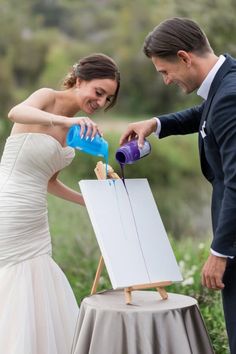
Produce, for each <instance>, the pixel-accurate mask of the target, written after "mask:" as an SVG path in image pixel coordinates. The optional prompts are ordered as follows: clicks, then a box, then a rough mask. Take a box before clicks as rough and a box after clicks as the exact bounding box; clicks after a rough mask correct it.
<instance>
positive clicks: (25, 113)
mask: <svg viewBox="0 0 236 354" xmlns="http://www.w3.org/2000/svg"><path fill="white" fill-rule="evenodd" d="M54 101H55V93H54V91H53V90H52V89H49V88H42V89H39V90H37V91H35V92H34V93H32V95H30V96H29V97H28V98H27V99H26V100H25V101H23V102H22V103H20V104H18V105H16V106H14V107H13V108H12V109H11V110H10V112H9V113H8V118H9V119H10V120H11V121H12V122H14V123H21V124H42V125H47V126H52V125H62V126H64V125H65V121H66V117H63V116H60V115H56V114H53V113H49V112H47V108H48V107H50V106H53V104H54Z"/></svg>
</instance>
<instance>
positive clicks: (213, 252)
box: [211, 248, 234, 259]
mask: <svg viewBox="0 0 236 354" xmlns="http://www.w3.org/2000/svg"><path fill="white" fill-rule="evenodd" d="M211 254H213V255H214V256H217V257H222V258H231V259H233V258H234V256H226V255H225V254H221V253H219V252H216V251H214V250H213V249H212V248H211Z"/></svg>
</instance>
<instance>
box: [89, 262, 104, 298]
mask: <svg viewBox="0 0 236 354" xmlns="http://www.w3.org/2000/svg"><path fill="white" fill-rule="evenodd" d="M103 266H104V260H103V257H102V256H101V257H100V259H99V263H98V267H97V272H96V275H95V278H94V282H93V286H92V290H91V295H93V294H95V293H96V292H97V286H98V282H99V279H100V276H101V272H102V269H103Z"/></svg>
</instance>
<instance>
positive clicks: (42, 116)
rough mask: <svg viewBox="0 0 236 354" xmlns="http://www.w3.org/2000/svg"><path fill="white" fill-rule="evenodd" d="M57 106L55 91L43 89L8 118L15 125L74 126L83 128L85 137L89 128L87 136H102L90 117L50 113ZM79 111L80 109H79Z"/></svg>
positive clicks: (15, 109) (82, 131) (21, 104)
mask: <svg viewBox="0 0 236 354" xmlns="http://www.w3.org/2000/svg"><path fill="white" fill-rule="evenodd" d="M54 104H55V91H54V90H52V89H50V88H42V89H39V90H37V91H35V92H34V93H32V95H30V96H29V97H28V98H27V99H26V100H25V101H23V102H22V103H19V104H18V105H16V106H14V107H13V108H12V109H11V110H10V112H9V113H8V118H9V119H10V120H11V121H12V122H13V123H20V124H40V125H45V126H51V127H52V126H61V127H63V128H70V127H71V126H72V125H74V124H79V125H80V126H81V135H83V133H84V130H85V126H87V132H86V136H90V137H91V138H93V137H94V136H95V134H96V133H99V134H100V135H102V132H101V130H100V129H99V127H98V126H97V124H96V123H95V122H94V121H93V120H91V119H90V118H89V117H72V118H70V119H68V117H65V116H62V115H59V114H54V113H50V111H52V110H53V107H54ZM78 110H79V107H78Z"/></svg>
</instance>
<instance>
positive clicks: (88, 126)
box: [65, 117, 102, 139]
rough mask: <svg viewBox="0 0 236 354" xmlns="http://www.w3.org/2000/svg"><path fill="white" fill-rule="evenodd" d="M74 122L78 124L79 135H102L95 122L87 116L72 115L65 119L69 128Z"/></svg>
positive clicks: (91, 136) (92, 136)
mask: <svg viewBox="0 0 236 354" xmlns="http://www.w3.org/2000/svg"><path fill="white" fill-rule="evenodd" d="M74 124H77V125H80V128H81V130H80V134H81V136H84V135H85V137H90V138H91V139H92V138H94V136H95V135H96V134H97V133H98V134H99V135H101V136H102V131H101V130H100V129H99V128H98V126H97V124H96V123H95V122H94V121H93V120H92V119H90V118H89V117H74V118H68V119H66V120H65V127H66V128H70V127H71V126H72V125H74ZM85 131H86V134H85Z"/></svg>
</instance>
